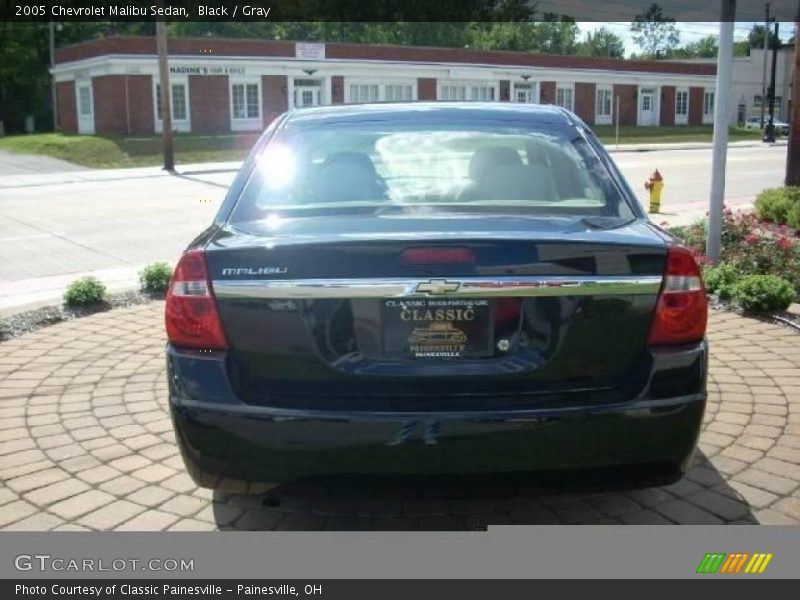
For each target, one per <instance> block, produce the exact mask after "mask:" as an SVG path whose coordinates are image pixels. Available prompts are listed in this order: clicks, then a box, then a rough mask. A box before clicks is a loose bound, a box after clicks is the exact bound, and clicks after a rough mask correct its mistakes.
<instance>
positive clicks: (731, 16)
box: [706, 0, 736, 264]
mask: <svg viewBox="0 0 800 600" xmlns="http://www.w3.org/2000/svg"><path fill="white" fill-rule="evenodd" d="M721 2H722V10H721V14H720V22H719V50H718V51H717V87H716V90H715V92H714V150H713V155H712V162H711V164H712V167H711V197H710V201H709V211H708V238H707V240H706V255H707V256H708V259H709V261H710V262H711V263H712V264H713V263H717V262H718V261H719V254H720V245H721V242H722V205H723V203H724V200H725V166H726V165H725V163H726V160H727V153H728V116H729V110H728V103H729V101H730V97H731V78H732V72H733V25H734V20H735V17H736V0H721Z"/></svg>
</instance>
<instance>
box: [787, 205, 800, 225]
mask: <svg viewBox="0 0 800 600" xmlns="http://www.w3.org/2000/svg"><path fill="white" fill-rule="evenodd" d="M786 224H787V225H788V226H789V227H791V228H793V229H800V202H795V204H794V206H792V207H791V208H790V209H789V210H788V212H787V213H786Z"/></svg>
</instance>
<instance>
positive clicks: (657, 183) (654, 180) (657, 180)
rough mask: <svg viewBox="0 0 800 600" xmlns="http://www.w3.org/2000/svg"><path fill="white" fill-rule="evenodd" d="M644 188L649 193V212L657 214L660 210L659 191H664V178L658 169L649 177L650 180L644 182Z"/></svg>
mask: <svg viewBox="0 0 800 600" xmlns="http://www.w3.org/2000/svg"><path fill="white" fill-rule="evenodd" d="M644 188H645V189H646V190H647V191H648V192H650V212H651V213H657V212H659V210H660V209H661V190H663V189H664V178H663V177H662V176H661V173H659V172H658V169H656V170H655V171H653V174H652V175H650V179H648V180H647V181H646V182H645V184H644Z"/></svg>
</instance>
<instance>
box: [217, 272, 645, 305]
mask: <svg viewBox="0 0 800 600" xmlns="http://www.w3.org/2000/svg"><path fill="white" fill-rule="evenodd" d="M456 283H457V284H458V286H457V287H456V288H455V289H453V284H456ZM420 284H422V286H423V287H427V288H429V289H431V288H434V289H435V288H436V287H437V286H438V287H440V288H441V287H446V288H447V291H444V292H441V293H430V292H425V291H419V290H418V289H417V288H418V287H419V286H420ZM441 284H445V285H444V286H442V285H441ZM212 286H213V288H214V293H215V294H216V295H217V296H218V297H220V298H282V299H289V298H291V299H294V298H298V299H299V298H447V297H452V296H456V297H462V298H463V297H466V298H482V297H486V298H488V297H497V296H522V297H547V296H594V295H597V296H606V295H646V294H657V293H658V291H659V289H660V288H661V277H660V276H638V275H633V276H612V277H601V276H592V277H569V276H566V277H565V276H559V277H549V276H536V277H492V278H483V277H468V278H461V279H458V278H452V279H439V278H434V279H403V278H397V279H394V278H366V279H296V280H287V279H284V280H234V279H215V280H214V281H213V282H212Z"/></svg>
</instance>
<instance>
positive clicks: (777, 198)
mask: <svg viewBox="0 0 800 600" xmlns="http://www.w3.org/2000/svg"><path fill="white" fill-rule="evenodd" d="M797 206H800V188H798V187H782V188H770V189H766V190H764V191H763V192H761V193H760V194H759V195H758V197H757V198H756V203H755V209H756V215H758V218H759V219H762V220H764V221H772V222H773V223H779V224H784V223H788V220H787V219H788V215H789V212H790V211H791V210H793V209H794V208H795V207H797Z"/></svg>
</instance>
